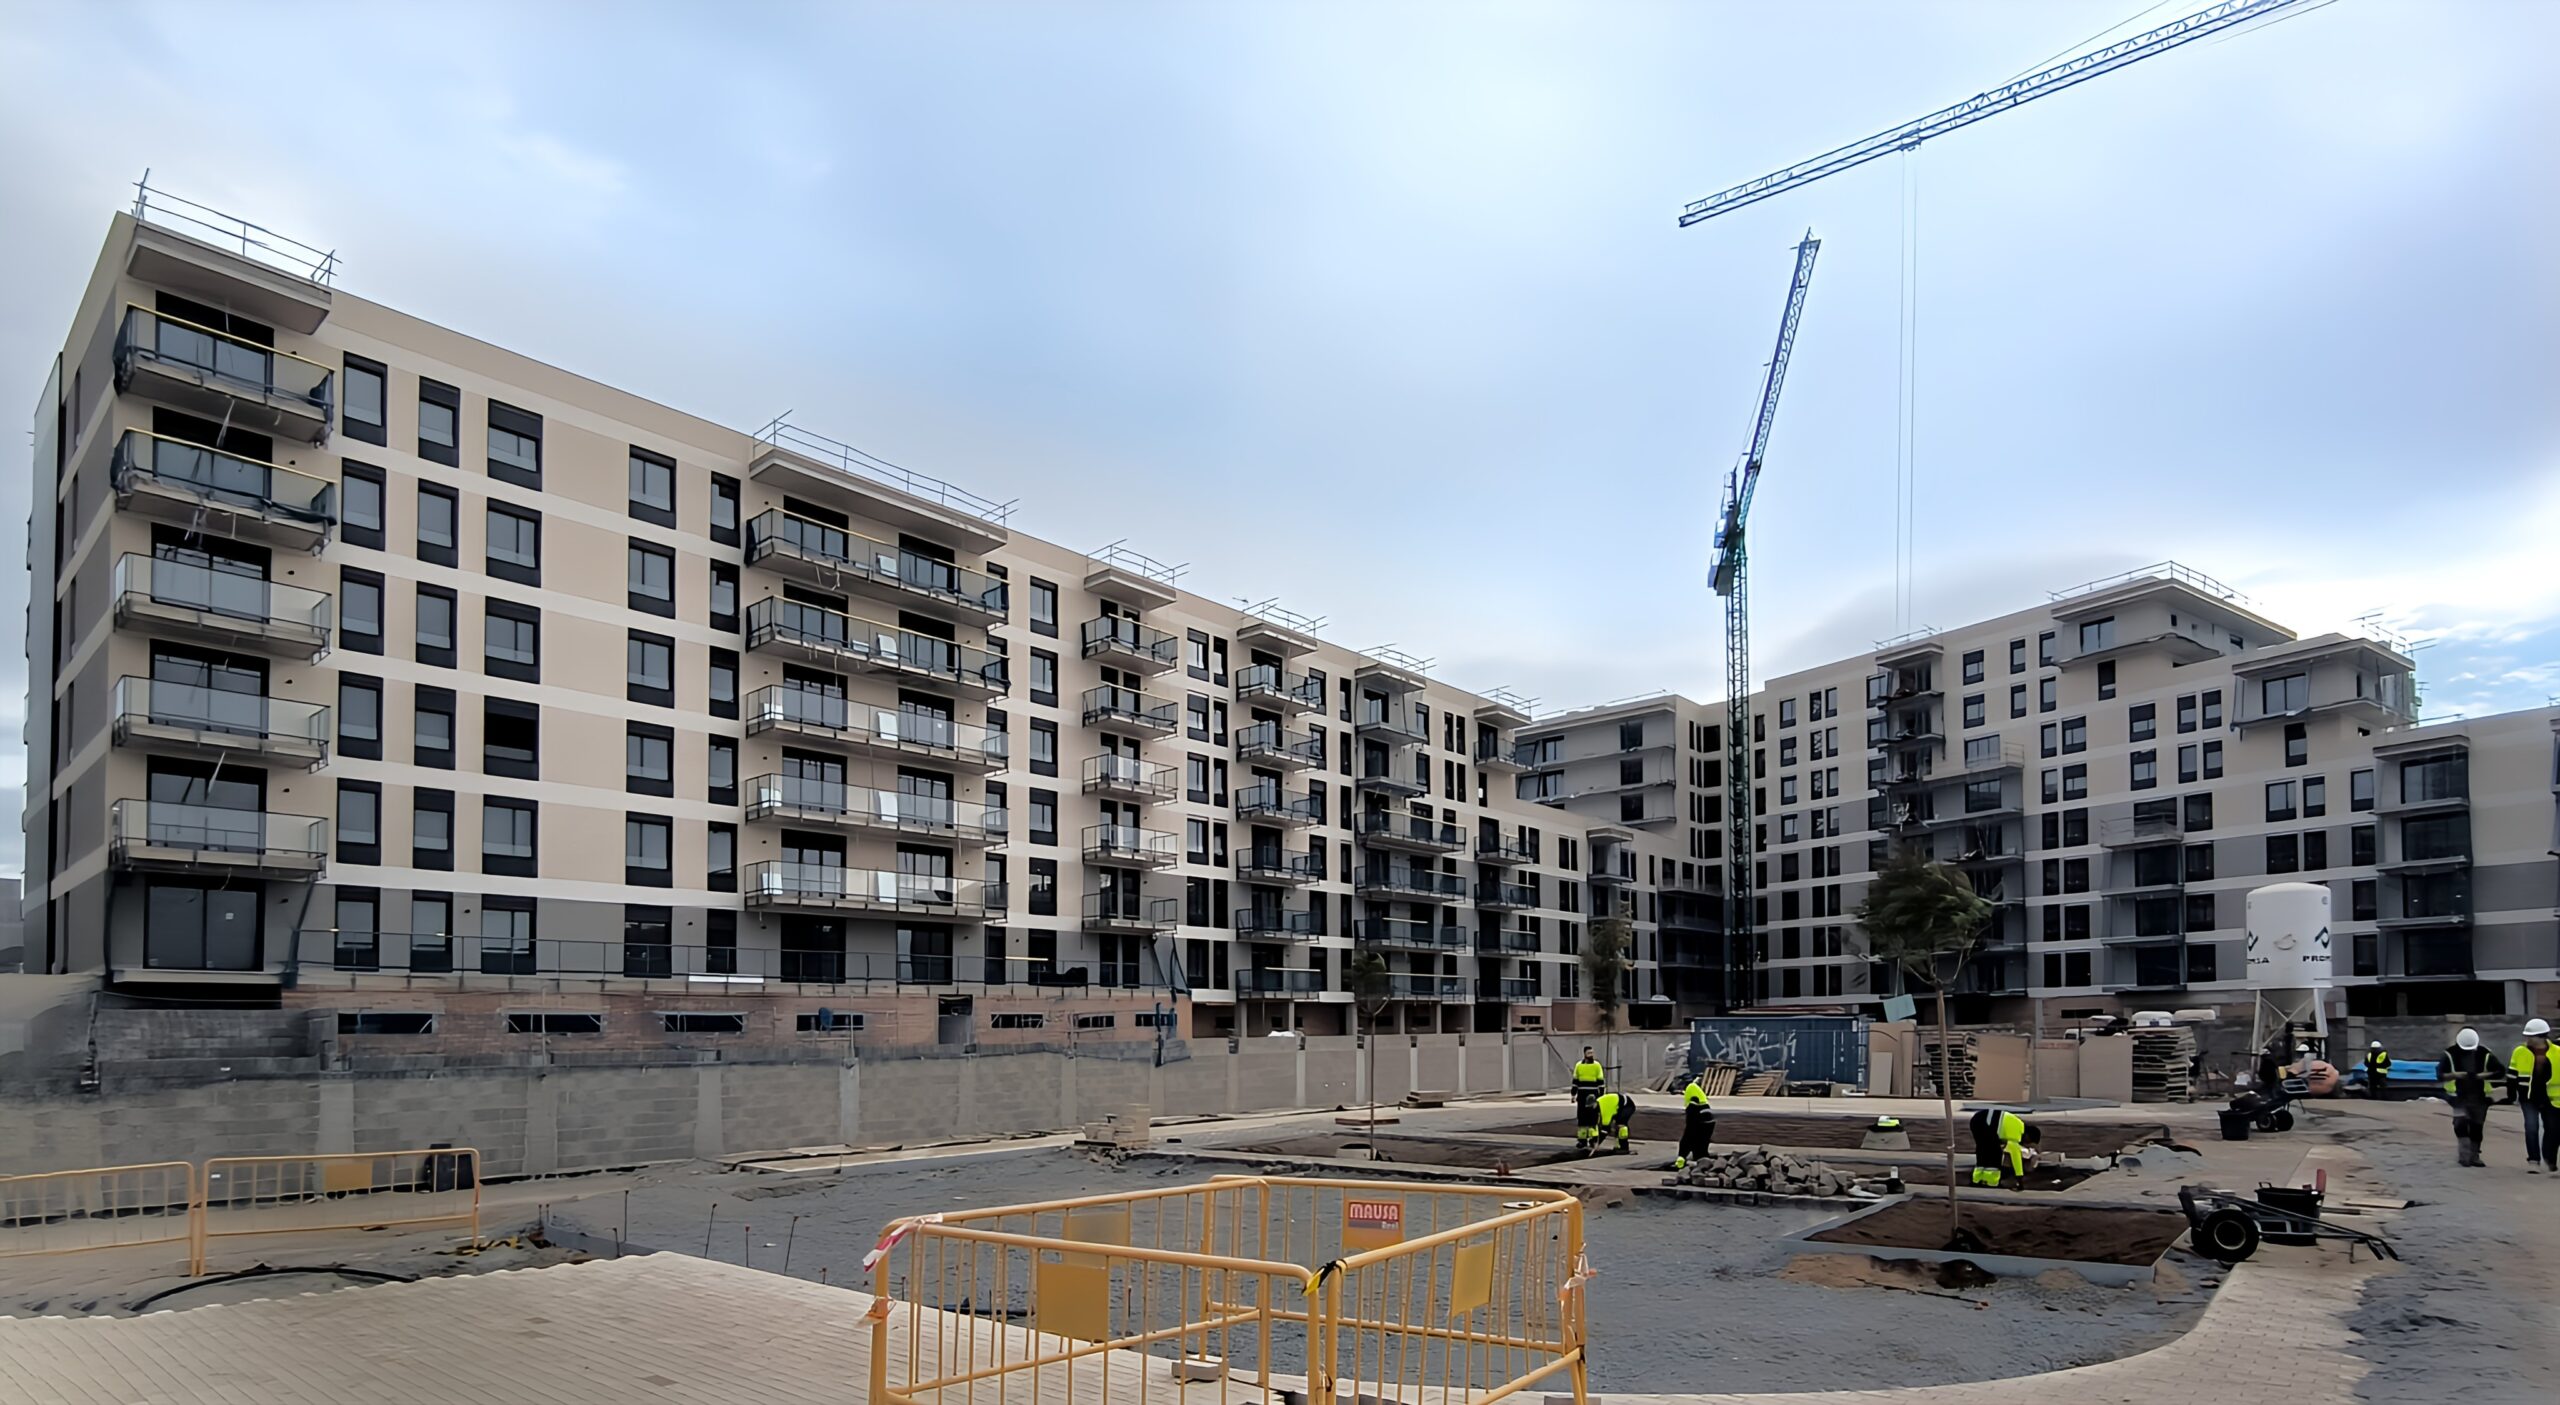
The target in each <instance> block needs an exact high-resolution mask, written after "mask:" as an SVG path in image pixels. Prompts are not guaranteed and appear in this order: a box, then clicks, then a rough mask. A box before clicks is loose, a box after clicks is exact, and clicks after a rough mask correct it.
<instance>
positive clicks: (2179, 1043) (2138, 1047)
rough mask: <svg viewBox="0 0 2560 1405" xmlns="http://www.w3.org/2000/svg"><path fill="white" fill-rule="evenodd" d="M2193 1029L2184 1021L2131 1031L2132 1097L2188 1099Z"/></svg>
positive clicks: (2190, 1094)
mask: <svg viewBox="0 0 2560 1405" xmlns="http://www.w3.org/2000/svg"><path fill="white" fill-rule="evenodd" d="M2195 1057H2196V1032H2195V1031H2194V1030H2193V1029H2190V1028H2188V1027H2186V1026H2184V1025H2170V1026H2166V1027H2146V1028H2139V1029H2136V1030H2134V1031H2133V1100H2134V1101H2135V1102H2138V1103H2173V1102H2187V1101H2190V1100H2192V1099H2193V1098H2194V1096H2195V1086H2194V1082H2193V1078H2194V1074H2193V1070H2194V1067H2195Z"/></svg>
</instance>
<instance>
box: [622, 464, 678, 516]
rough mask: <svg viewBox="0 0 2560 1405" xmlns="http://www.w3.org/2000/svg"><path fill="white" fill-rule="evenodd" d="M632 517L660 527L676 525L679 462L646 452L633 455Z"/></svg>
mask: <svg viewBox="0 0 2560 1405" xmlns="http://www.w3.org/2000/svg"><path fill="white" fill-rule="evenodd" d="M631 515H632V516H634V517H637V518H639V519H640V520H642V521H644V522H655V523H657V524H658V525H659V526H661V527H672V526H674V525H675V524H676V462H675V460H673V459H671V458H668V457H666V456H665V455H663V454H653V453H650V452H649V451H648V450H646V449H634V450H632V451H631Z"/></svg>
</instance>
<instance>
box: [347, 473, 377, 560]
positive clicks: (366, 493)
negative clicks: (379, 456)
mask: <svg viewBox="0 0 2560 1405" xmlns="http://www.w3.org/2000/svg"><path fill="white" fill-rule="evenodd" d="M338 526H339V528H340V529H341V530H342V531H343V532H344V533H345V534H346V539H347V544H348V545H349V546H369V547H372V548H374V549H375V550H377V551H379V550H380V549H381V548H382V470H381V469H378V468H372V467H368V466H366V465H364V464H360V463H350V464H345V465H342V466H341V467H340V469H339V471H338Z"/></svg>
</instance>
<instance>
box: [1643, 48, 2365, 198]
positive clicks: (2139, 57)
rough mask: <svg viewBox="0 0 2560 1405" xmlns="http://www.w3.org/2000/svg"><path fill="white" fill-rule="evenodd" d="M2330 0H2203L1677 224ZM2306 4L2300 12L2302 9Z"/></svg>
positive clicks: (1759, 180) (1751, 185) (1800, 165)
mask: <svg viewBox="0 0 2560 1405" xmlns="http://www.w3.org/2000/svg"><path fill="white" fill-rule="evenodd" d="M2327 3H2329V0H2223V3H2221V4H2219V5H2208V6H2206V7H2205V8H2204V9H2201V10H2198V11H2196V12H2195V13H2194V14H2192V15H2189V16H2187V17H2186V18H2185V19H2182V20H2175V21H2172V22H2171V23H2168V24H2164V25H2162V26H2160V27H2159V28H2158V29H2154V30H2151V31H2149V32H2147V33H2143V34H2137V35H2134V36H2133V37H2132V38H2130V39H2123V40H2119V41H2117V42H2116V43H2113V44H2109V45H2108V46H2106V47H2105V48H2103V49H2092V50H2090V51H2089V52H2087V53H2085V54H2081V55H2079V56H2078V57H2076V58H2070V59H2065V60H2063V61H2062V62H2061V63H2058V64H2055V65H2053V66H2052V67H2050V68H2046V69H2041V70H2039V71H2037V72H2034V73H2030V74H2028V75H2027V76H2026V77H2024V78H2020V79H2017V80H2015V81H2013V82H2008V83H2003V84H2001V85H2000V86H1999V87H1997V88H1993V89H1992V90H1991V91H1989V92H1987V93H1977V94H1975V95H1974V96H1972V97H1969V98H1967V99H1965V100H1964V101H1963V102H1960V103H1957V104H1956V105H1955V106H1953V107H1942V108H1940V109H1938V110H1937V111H1935V112H1932V113H1930V114H1929V115H1928V116H1926V117H1919V118H1914V119H1913V120H1911V121H1909V122H1905V123H1903V124H1902V125H1901V126H1899V127H1895V128H1893V129H1892V130H1890V131H1883V132H1878V133H1876V134H1875V135H1874V136H1871V137H1868V138H1866V139H1864V140H1862V141H1853V142H1851V143H1849V144H1848V145H1847V146H1843V147H1837V148H1834V149H1833V150H1830V151H1826V152H1824V153H1823V154H1821V155H1820V156H1816V157H1813V158H1811V159H1810V160H1805V161H1799V162H1797V163H1796V164H1794V165H1792V166H1784V167H1780V168H1779V169H1777V170H1774V171H1771V172H1770V173H1769V174H1767V175H1765V176H1759V177H1756V178H1754V179H1751V180H1747V181H1744V182H1743V183H1742V184H1740V185H1737V186H1735V187H1733V188H1732V189H1730V190H1719V191H1717V192H1716V193H1715V194H1713V195H1710V196H1708V197H1707V198H1705V199H1704V200H1692V201H1690V202H1689V204H1688V205H1687V206H1686V207H1685V208H1683V209H1682V210H1681V211H1680V227H1681V228H1682V229H1686V228H1688V227H1689V226H1691V225H1693V224H1700V223H1703V222H1705V221H1707V220H1711V219H1714V218H1715V217H1716V216H1718V215H1726V214H1731V213H1733V212H1734V211H1736V210H1739V209H1741V208H1742V207H1743V206H1745V205H1753V204H1757V203H1759V202H1760V201H1763V200H1766V199H1768V198H1769V197H1770V196H1773V195H1780V194H1784V193H1785V192H1787V191H1790V190H1793V189H1795V188H1796V187H1797V186H1800V185H1811V184H1812V183H1814V182H1815V181H1818V180H1820V179H1822V178H1823V177H1824V176H1832V175H1838V174H1839V173H1840V172H1842V171H1846V170H1848V169H1850V168H1851V167H1854V166H1863V165H1865V164H1866V163H1868V162H1869V161H1873V160H1875V159H1876V158H1877V157H1880V156H1890V155H1892V154H1893V153H1894V152H1897V151H1907V150H1909V149H1910V148H1912V147H1915V146H1918V145H1919V144H1920V143H1922V142H1924V141H1927V140H1928V139H1929V138H1931V137H1942V136H1945V135H1946V134H1947V133H1949V132H1952V131H1955V130H1956V129H1958V128H1960V127H1969V126H1972V125H1973V124H1974V123H1976V122H1979V121H1981V120H1982V119H1984V118H1986V117H1997V116H1999V115H2000V114H2001V113H2003V112H2007V111H2009V110H2011V109H2012V108H2017V107H2023V106H2025V105H2026V104H2028V103H2031V102H2034V101H2035V100H2036V99H2038V98H2041V97H2047V96H2050V95H2052V94H2054V93H2058V92H2061V91H2062V90H2063V89H2065V88H2071V87H2077V86H2078V85H2080V84H2082V83H2086V82H2088V81H2089V80H2090V79H2092V78H2097V77H2101V76H2103V75H2105V74H2109V73H2113V72H2115V71H2116V70H2117V69H2119V68H2128V67H2131V66H2132V65H2134V64H2137V63H2140V62H2142V61H2143V60H2144V59H2147V58H2151V57H2154V56H2155V55H2159V54H2165V53H2167V52H2169V51H2170V50H2171V49H2174V48H2177V47H2179V46H2180V45H2182V44H2192V43H2194V42H2195V41H2196V40H2198V39H2204V38H2208V37H2210V36H2212V35H2216V34H2221V33H2225V32H2227V31H2229V30H2232V29H2236V28H2238V27H2239V26H2241V25H2245V24H2249V23H2251V22H2253V21H2256V20H2261V19H2264V18H2266V17H2267V16H2269V15H2272V14H2275V13H2276V12H2277V11H2279V10H2291V9H2294V8H2295V7H2297V6H2300V5H2304V4H2309V5H2310V6H2311V8H2312V9H2318V8H2319V7H2320V6H2321V5H2323V4H2327ZM2309 12H2310V11H2308V10H2304V11H2302V12H2301V13H2304V14H2308V13H2309Z"/></svg>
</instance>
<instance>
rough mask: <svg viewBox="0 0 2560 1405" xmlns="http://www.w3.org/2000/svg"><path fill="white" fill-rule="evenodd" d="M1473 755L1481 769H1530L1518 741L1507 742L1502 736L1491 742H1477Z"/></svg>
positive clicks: (1477, 766)
mask: <svg viewBox="0 0 2560 1405" xmlns="http://www.w3.org/2000/svg"><path fill="white" fill-rule="evenodd" d="M1473 757H1474V761H1475V767H1476V769H1477V770H1479V771H1522V770H1526V769H1528V764H1529V763H1528V762H1527V761H1525V760H1524V759H1522V755H1521V749H1520V747H1519V746H1518V745H1517V744H1516V743H1512V742H1506V741H1504V740H1503V739H1501V738H1500V737H1496V738H1494V739H1493V740H1492V741H1490V742H1484V741H1479V742H1477V743H1476V749H1475V751H1474V752H1473Z"/></svg>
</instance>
